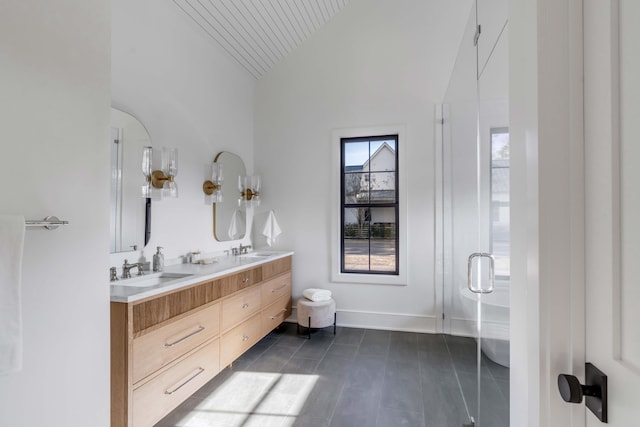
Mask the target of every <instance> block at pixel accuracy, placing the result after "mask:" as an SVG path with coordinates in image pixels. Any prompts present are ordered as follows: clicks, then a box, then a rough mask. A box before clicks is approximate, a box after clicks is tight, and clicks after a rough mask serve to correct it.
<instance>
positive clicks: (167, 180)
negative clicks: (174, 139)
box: [142, 147, 178, 197]
mask: <svg viewBox="0 0 640 427" xmlns="http://www.w3.org/2000/svg"><path fill="white" fill-rule="evenodd" d="M142 174H143V175H144V177H145V180H146V182H145V183H144V185H143V186H142V197H152V196H153V195H154V193H155V192H154V191H153V189H154V188H155V189H158V190H160V189H161V190H162V193H161V195H162V196H164V197H178V185H177V184H176V182H175V179H174V178H175V176H176V175H177V174H178V150H177V149H176V148H171V149H166V148H163V149H162V169H158V170H153V148H152V147H144V148H143V149H142Z"/></svg>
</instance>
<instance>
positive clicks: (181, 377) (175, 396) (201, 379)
mask: <svg viewBox="0 0 640 427" xmlns="http://www.w3.org/2000/svg"><path fill="white" fill-rule="evenodd" d="M219 371H220V340H217V339H216V340H213V341H212V342H209V343H208V344H206V345H204V346H203V347H202V348H198V349H197V350H196V351H195V352H193V353H192V354H189V355H188V356H187V357H185V358H184V359H182V360H180V361H178V362H176V363H175V364H174V365H172V366H170V367H169V368H168V369H165V370H163V371H162V372H161V373H160V374H159V375H157V376H155V377H154V378H152V379H151V380H149V381H148V382H146V383H144V384H142V385H140V386H139V387H137V388H136V389H134V390H133V425H134V426H152V425H153V424H155V423H156V422H157V421H159V420H160V419H162V418H163V417H164V416H165V415H167V414H168V413H169V412H171V411H172V410H173V409H174V408H175V407H176V406H178V405H179V404H180V403H182V402H183V401H184V400H185V399H186V398H188V397H189V396H191V395H192V394H193V393H194V392H195V391H196V390H198V389H199V388H200V387H202V386H203V385H204V384H206V383H207V381H209V380H210V379H211V378H213V377H214V376H215V375H216V374H217V373H218V372H219Z"/></svg>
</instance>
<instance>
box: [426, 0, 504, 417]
mask: <svg viewBox="0 0 640 427" xmlns="http://www.w3.org/2000/svg"><path fill="white" fill-rule="evenodd" d="M507 33H508V21H507V9H506V1H504V0H477V1H475V2H474V4H473V6H472V10H471V11H470V14H469V20H468V23H467V26H466V29H465V34H464V36H463V39H462V43H461V46H460V48H459V51H458V56H457V59H456V62H455V67H454V70H453V72H452V75H451V79H450V82H449V86H448V88H447V92H446V96H445V100H444V103H443V105H442V106H441V109H440V110H439V117H438V118H439V120H440V123H441V132H440V134H441V141H442V143H441V145H440V146H439V149H440V150H439V153H438V154H439V156H440V157H441V160H442V168H441V174H440V175H441V177H440V178H441V180H440V184H441V185H440V187H441V206H440V209H439V213H440V215H441V221H440V224H441V227H439V228H440V231H441V239H440V242H441V246H442V258H441V260H442V262H441V264H440V267H441V283H442V289H443V292H442V305H443V307H442V310H443V313H444V316H443V320H442V324H441V325H442V326H441V329H442V330H443V332H444V333H445V334H450V335H451V336H452V337H451V339H447V341H448V342H449V349H450V352H451V355H452V357H453V360H454V365H455V370H456V375H457V378H458V381H459V384H460V387H461V390H462V393H463V400H464V402H465V406H466V411H467V420H466V421H465V423H464V425H465V426H473V427H479V426H480V427H502V426H508V425H509V368H508V366H509V281H510V279H509V277H510V273H509V130H508V129H509V116H508V113H509V110H508V37H507ZM457 337H471V338H472V339H468V338H467V339H456V338H457Z"/></svg>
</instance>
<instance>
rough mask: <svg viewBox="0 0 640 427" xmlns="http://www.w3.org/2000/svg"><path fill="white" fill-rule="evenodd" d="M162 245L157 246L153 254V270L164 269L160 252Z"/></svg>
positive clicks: (162, 255) (162, 256)
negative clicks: (156, 250)
mask: <svg viewBox="0 0 640 427" xmlns="http://www.w3.org/2000/svg"><path fill="white" fill-rule="evenodd" d="M160 249H162V246H158V252H156V253H155V255H153V271H162V270H164V254H163V253H162V252H160Z"/></svg>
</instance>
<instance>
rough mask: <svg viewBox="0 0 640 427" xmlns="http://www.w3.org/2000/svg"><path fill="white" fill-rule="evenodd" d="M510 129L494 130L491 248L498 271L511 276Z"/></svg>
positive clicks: (496, 271)
mask: <svg viewBox="0 0 640 427" xmlns="http://www.w3.org/2000/svg"><path fill="white" fill-rule="evenodd" d="M509 157H510V154H509V131H508V129H506V128H504V129H502V128H501V129H492V131H491V251H492V252H493V255H494V257H495V273H496V276H498V277H509V275H510V268H509V252H510V249H509V246H510V245H509V242H510V234H509Z"/></svg>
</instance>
